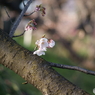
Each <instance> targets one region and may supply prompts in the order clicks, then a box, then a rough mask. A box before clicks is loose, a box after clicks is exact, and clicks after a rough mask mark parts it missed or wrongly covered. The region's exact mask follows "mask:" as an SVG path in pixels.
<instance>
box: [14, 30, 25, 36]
mask: <svg viewBox="0 0 95 95" xmlns="http://www.w3.org/2000/svg"><path fill="white" fill-rule="evenodd" d="M24 33H25V31H24V32H23V33H22V34H20V35H15V36H13V37H20V36H22V35H23V34H24Z"/></svg>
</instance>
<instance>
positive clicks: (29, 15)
mask: <svg viewBox="0 0 95 95" xmlns="http://www.w3.org/2000/svg"><path fill="white" fill-rule="evenodd" d="M35 12H36V11H33V12H32V13H30V14H28V15H24V16H30V15H32V14H33V13H35Z"/></svg>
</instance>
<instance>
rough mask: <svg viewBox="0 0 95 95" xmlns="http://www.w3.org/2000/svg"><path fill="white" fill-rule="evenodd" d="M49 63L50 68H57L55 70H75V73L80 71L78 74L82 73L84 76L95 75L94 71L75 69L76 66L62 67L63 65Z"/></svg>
mask: <svg viewBox="0 0 95 95" xmlns="http://www.w3.org/2000/svg"><path fill="white" fill-rule="evenodd" d="M49 63H50V65H51V66H52V67H57V68H62V69H70V70H76V71H80V72H83V73H86V74H90V75H95V72H94V71H90V70H87V69H84V68H80V67H77V66H69V65H63V64H56V63H52V62H49Z"/></svg>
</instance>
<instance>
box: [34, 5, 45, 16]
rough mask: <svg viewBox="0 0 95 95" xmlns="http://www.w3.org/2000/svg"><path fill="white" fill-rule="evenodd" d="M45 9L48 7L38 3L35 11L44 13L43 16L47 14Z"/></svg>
mask: <svg viewBox="0 0 95 95" xmlns="http://www.w3.org/2000/svg"><path fill="white" fill-rule="evenodd" d="M45 10H46V9H45V8H44V7H43V6H42V5H41V4H40V5H37V6H36V9H35V11H40V12H41V14H42V16H44V15H45V14H46V12H45Z"/></svg>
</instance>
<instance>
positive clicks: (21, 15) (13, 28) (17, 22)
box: [9, 0, 33, 37]
mask: <svg viewBox="0 0 95 95" xmlns="http://www.w3.org/2000/svg"><path fill="white" fill-rule="evenodd" d="M32 1H33V0H29V1H28V2H27V4H26V6H25V7H24V9H23V10H22V12H21V13H20V15H19V17H18V18H17V20H16V21H15V23H14V25H13V27H12V29H11V31H10V34H9V36H10V37H12V36H13V34H14V32H15V30H16V28H17V27H18V25H19V23H20V21H21V19H22V17H23V15H24V13H25V12H26V10H27V9H28V7H29V5H30V4H31V3H32Z"/></svg>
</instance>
